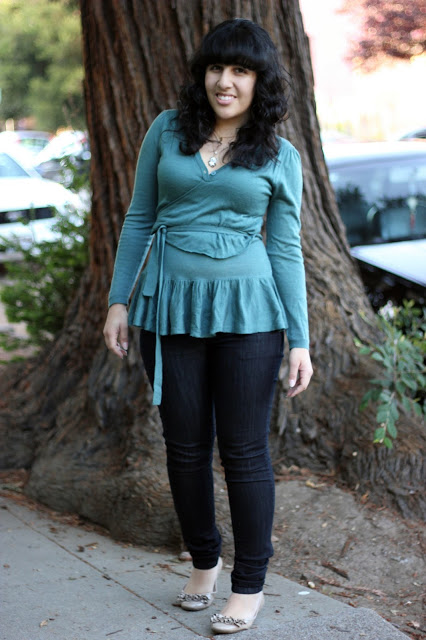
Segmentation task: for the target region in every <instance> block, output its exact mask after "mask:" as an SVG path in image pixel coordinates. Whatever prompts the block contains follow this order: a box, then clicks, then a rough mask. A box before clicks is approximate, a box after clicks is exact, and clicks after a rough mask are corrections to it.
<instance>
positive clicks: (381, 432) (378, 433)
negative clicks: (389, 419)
mask: <svg viewBox="0 0 426 640" xmlns="http://www.w3.org/2000/svg"><path fill="white" fill-rule="evenodd" d="M385 435H386V429H384V428H383V427H379V428H378V429H376V430H375V432H374V442H383V438H384V437H385Z"/></svg>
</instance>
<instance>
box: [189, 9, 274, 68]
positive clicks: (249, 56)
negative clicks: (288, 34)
mask: <svg viewBox="0 0 426 640" xmlns="http://www.w3.org/2000/svg"><path fill="white" fill-rule="evenodd" d="M235 22H236V21H230V22H229V23H228V24H226V25H221V26H222V28H221V29H217V30H213V31H212V32H211V33H209V34H208V35H207V36H206V37H205V38H204V40H203V43H202V46H201V49H200V50H199V52H198V55H197V56H196V59H195V60H194V65H193V71H195V72H196V73H197V72H198V73H202V72H204V71H205V69H206V67H207V66H208V65H209V64H214V63H220V64H226V65H228V64H229V65H231V64H237V65H241V66H242V67H244V68H245V69H250V70H252V71H256V72H258V71H264V70H265V69H267V68H268V64H269V62H268V57H269V54H270V47H269V46H268V45H269V42H265V41H262V40H263V38H260V39H259V34H258V33H257V34H256V35H255V34H254V33H253V32H252V30H251V29H247V28H245V25H244V24H242V23H243V22H244V21H241V22H240V24H239V25H238V27H237V28H236V24H235ZM224 27H225V28H224ZM226 27H228V28H226ZM265 35H266V34H265ZM256 36H257V37H256ZM267 37H268V36H267ZM197 75H198V74H197Z"/></svg>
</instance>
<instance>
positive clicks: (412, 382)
mask: <svg viewBox="0 0 426 640" xmlns="http://www.w3.org/2000/svg"><path fill="white" fill-rule="evenodd" d="M401 380H402V382H403V383H404V384H405V385H406V386H407V387H408V388H409V389H412V390H413V391H416V390H417V384H416V381H415V380H413V379H412V378H410V376H407V375H405V376H402V377H401Z"/></svg>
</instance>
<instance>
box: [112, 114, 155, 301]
mask: <svg viewBox="0 0 426 640" xmlns="http://www.w3.org/2000/svg"><path fill="white" fill-rule="evenodd" d="M166 114H167V112H164V111H163V113H161V114H160V115H159V116H158V117H157V118H156V119H155V120H154V122H153V123H152V125H151V127H150V128H149V130H148V131H147V133H146V135H145V138H144V140H143V143H142V146H141V150H140V152H139V158H138V162H137V166H136V175H135V184H134V188H133V195H132V200H131V203H130V206H129V209H128V211H127V213H126V217H125V219H124V224H123V228H122V230H121V235H120V241H119V243H118V249H117V255H116V259H115V265H114V274H113V278H112V283H111V288H110V292H109V298H108V303H109V306H111V305H112V304H115V303H121V304H127V303H128V301H129V297H130V294H131V292H132V290H133V287H134V285H135V282H136V279H137V277H138V274H139V271H140V269H141V266H142V264H143V261H144V260H145V257H146V254H147V252H148V248H149V244H150V236H151V230H152V227H153V224H154V221H155V211H156V207H157V200H158V184H157V167H158V161H159V158H160V137H161V133H162V131H163V126H164V119H165V117H166Z"/></svg>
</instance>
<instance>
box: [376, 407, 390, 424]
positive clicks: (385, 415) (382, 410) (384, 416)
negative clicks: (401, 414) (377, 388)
mask: <svg viewBox="0 0 426 640" xmlns="http://www.w3.org/2000/svg"><path fill="white" fill-rule="evenodd" d="M388 420H389V407H388V405H380V406H379V408H378V409H377V413H376V421H377V422H379V423H382V422H384V423H386V422H387V421H388Z"/></svg>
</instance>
